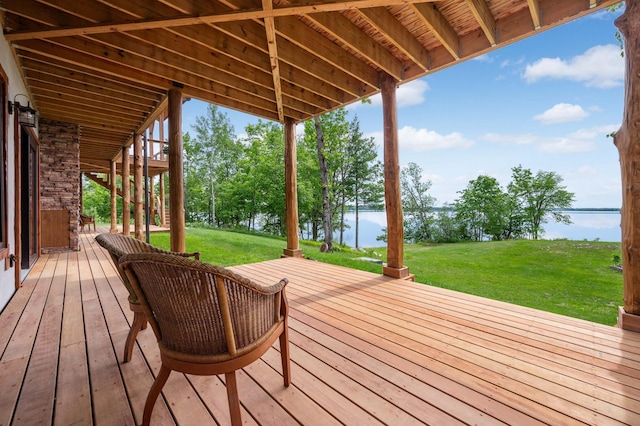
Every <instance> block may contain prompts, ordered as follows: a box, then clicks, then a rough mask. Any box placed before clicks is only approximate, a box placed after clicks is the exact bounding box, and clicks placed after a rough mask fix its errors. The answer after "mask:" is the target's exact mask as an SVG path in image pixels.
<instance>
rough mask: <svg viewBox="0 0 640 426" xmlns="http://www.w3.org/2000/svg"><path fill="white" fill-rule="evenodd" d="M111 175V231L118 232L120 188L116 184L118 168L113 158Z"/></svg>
mask: <svg viewBox="0 0 640 426" xmlns="http://www.w3.org/2000/svg"><path fill="white" fill-rule="evenodd" d="M110 165H111V175H110V176H109V189H110V190H111V228H110V229H109V232H111V233H112V234H117V233H118V188H117V186H116V180H117V179H116V178H117V176H118V175H117V169H116V162H115V161H113V160H111V161H110Z"/></svg>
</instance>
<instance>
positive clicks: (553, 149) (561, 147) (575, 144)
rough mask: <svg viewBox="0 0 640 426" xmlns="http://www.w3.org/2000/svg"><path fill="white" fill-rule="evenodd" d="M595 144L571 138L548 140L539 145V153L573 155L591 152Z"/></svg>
mask: <svg viewBox="0 0 640 426" xmlns="http://www.w3.org/2000/svg"><path fill="white" fill-rule="evenodd" d="M595 147H596V144H595V143H594V142H593V141H590V140H584V139H572V138H550V139H548V140H546V141H545V142H543V143H541V144H540V151H542V152H548V153H554V154H575V153H578V152H588V151H592V150H593V149H594V148H595Z"/></svg>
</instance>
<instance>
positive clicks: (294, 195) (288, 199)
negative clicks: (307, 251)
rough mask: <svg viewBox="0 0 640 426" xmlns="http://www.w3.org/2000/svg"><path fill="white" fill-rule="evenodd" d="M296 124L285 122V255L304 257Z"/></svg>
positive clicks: (290, 121) (289, 120) (286, 120)
mask: <svg viewBox="0 0 640 426" xmlns="http://www.w3.org/2000/svg"><path fill="white" fill-rule="evenodd" d="M296 157H297V154H296V124H295V123H294V121H293V119H292V118H290V117H287V118H286V119H285V122H284V193H285V203H286V222H287V223H286V225H287V248H285V249H284V250H283V256H288V257H302V250H301V249H300V240H299V237H298V183H297V163H296Z"/></svg>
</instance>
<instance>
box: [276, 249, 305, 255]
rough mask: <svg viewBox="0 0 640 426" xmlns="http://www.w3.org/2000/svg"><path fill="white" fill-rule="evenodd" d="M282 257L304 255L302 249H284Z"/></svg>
mask: <svg viewBox="0 0 640 426" xmlns="http://www.w3.org/2000/svg"><path fill="white" fill-rule="evenodd" d="M280 257H302V250H301V249H287V248H286V249H282V256H280Z"/></svg>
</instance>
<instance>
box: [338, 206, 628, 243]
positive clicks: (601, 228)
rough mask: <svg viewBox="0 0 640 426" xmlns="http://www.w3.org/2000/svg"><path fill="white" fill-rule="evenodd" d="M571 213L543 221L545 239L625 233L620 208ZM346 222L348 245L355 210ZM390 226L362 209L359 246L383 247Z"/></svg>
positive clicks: (616, 239)
mask: <svg viewBox="0 0 640 426" xmlns="http://www.w3.org/2000/svg"><path fill="white" fill-rule="evenodd" d="M567 213H568V214H569V215H570V216H571V220H572V221H573V223H572V224H571V225H563V224H561V223H556V222H548V223H546V224H544V225H543V228H544V230H545V232H544V234H543V235H542V238H544V239H550V240H552V239H561V238H562V239H569V240H589V241H593V240H600V241H611V242H620V241H621V240H622V234H621V231H620V213H619V212H617V211H596V212H594V211H580V210H574V211H571V212H567ZM345 221H346V223H347V224H348V225H349V226H351V228H349V229H346V230H345V233H344V243H345V244H346V245H348V246H351V247H354V246H355V240H356V237H355V213H348V214H346V215H345ZM386 226H387V217H386V213H385V212H372V211H367V212H360V232H359V238H358V240H359V243H360V247H380V246H384V245H385V243H384V242H382V241H376V237H377V236H378V235H382V228H385V227H386ZM334 242H335V243H336V244H337V243H338V242H339V234H338V233H336V234H335V236H334Z"/></svg>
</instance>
